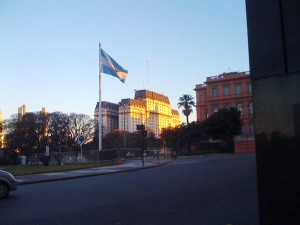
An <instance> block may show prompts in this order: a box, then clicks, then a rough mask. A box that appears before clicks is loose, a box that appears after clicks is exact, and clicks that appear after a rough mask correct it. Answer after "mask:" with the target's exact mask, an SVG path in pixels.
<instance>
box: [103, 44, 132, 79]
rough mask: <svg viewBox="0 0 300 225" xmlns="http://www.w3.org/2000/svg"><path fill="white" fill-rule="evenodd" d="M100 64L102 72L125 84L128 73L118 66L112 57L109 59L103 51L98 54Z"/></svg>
mask: <svg viewBox="0 0 300 225" xmlns="http://www.w3.org/2000/svg"><path fill="white" fill-rule="evenodd" d="M100 63H101V68H102V72H103V73H106V74H109V75H112V76H114V77H117V78H119V79H120V81H122V82H123V83H125V80H126V77H127V75H128V71H127V70H125V69H124V68H123V67H122V66H120V65H119V64H118V63H117V62H116V61H115V60H114V59H113V58H112V57H110V56H109V55H108V54H107V53H106V52H105V51H104V50H103V49H101V53H100Z"/></svg>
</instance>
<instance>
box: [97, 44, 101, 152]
mask: <svg viewBox="0 0 300 225" xmlns="http://www.w3.org/2000/svg"><path fill="white" fill-rule="evenodd" d="M101 71H102V63H101V44H100V43H99V107H98V109H99V118H98V121H99V122H98V124H99V151H101V150H102V106H101V88H102V82H101Z"/></svg>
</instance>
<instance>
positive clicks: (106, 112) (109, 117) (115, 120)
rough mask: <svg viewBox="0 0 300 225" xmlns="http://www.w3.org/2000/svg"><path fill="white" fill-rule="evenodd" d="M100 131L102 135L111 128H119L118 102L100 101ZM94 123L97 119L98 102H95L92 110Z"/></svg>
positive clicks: (96, 122)
mask: <svg viewBox="0 0 300 225" xmlns="http://www.w3.org/2000/svg"><path fill="white" fill-rule="evenodd" d="M101 109H102V133H103V134H104V135H106V134H108V133H111V132H112V131H113V130H116V129H118V128H119V104H115V103H111V102H106V101H102V102H101ZM94 120H95V124H98V120H99V102H97V105H96V108H95V111H94Z"/></svg>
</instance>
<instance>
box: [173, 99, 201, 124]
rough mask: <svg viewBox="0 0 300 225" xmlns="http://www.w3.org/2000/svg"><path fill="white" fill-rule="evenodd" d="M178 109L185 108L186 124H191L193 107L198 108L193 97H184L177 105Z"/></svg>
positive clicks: (183, 111)
mask: <svg viewBox="0 0 300 225" xmlns="http://www.w3.org/2000/svg"><path fill="white" fill-rule="evenodd" d="M177 105H178V108H180V107H183V110H182V113H183V114H184V115H185V116H186V123H187V124H189V115H190V114H191V113H192V112H193V109H192V106H194V107H195V106H196V105H195V102H194V97H193V96H191V95H187V94H185V95H182V96H181V97H180V98H179V102H178V103H177Z"/></svg>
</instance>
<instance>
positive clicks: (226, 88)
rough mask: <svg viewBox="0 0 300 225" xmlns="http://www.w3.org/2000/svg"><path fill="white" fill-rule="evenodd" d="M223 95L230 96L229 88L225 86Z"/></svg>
mask: <svg viewBox="0 0 300 225" xmlns="http://www.w3.org/2000/svg"><path fill="white" fill-rule="evenodd" d="M223 94H224V95H229V86H224V89H223Z"/></svg>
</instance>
